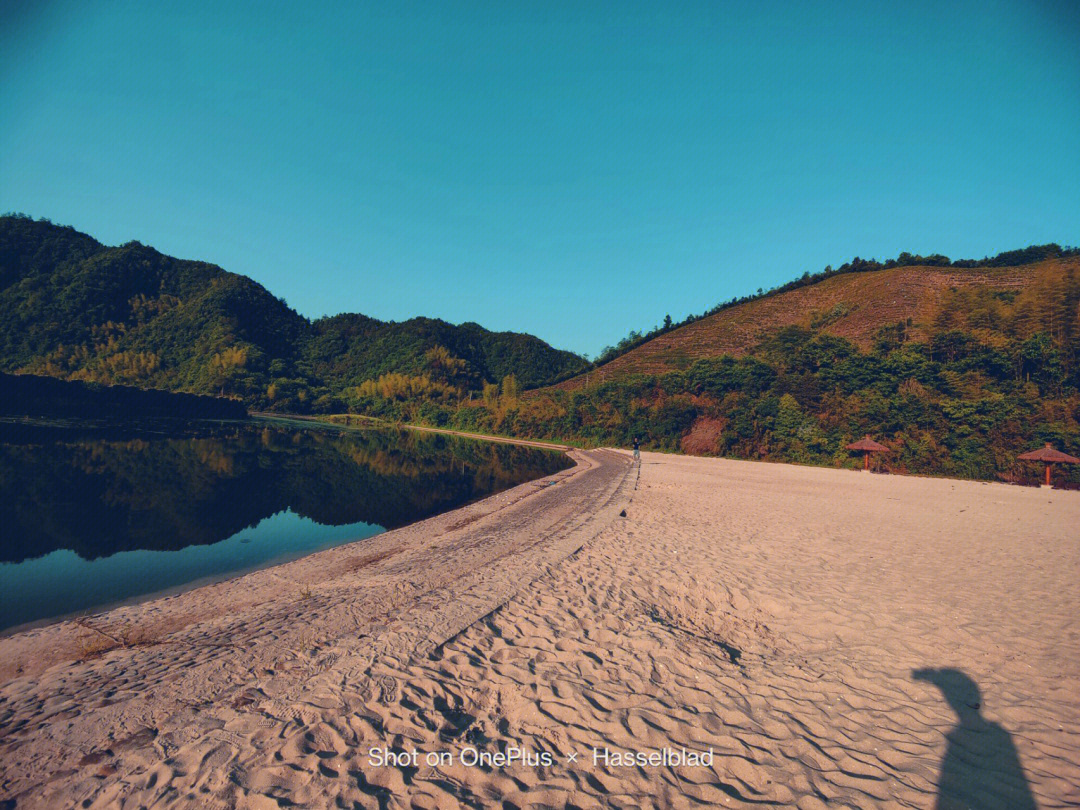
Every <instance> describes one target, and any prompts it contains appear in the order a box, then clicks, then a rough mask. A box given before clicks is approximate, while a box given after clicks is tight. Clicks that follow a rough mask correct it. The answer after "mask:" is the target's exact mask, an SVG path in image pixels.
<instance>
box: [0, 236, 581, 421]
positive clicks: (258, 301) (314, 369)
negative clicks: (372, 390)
mask: <svg viewBox="0 0 1080 810" xmlns="http://www.w3.org/2000/svg"><path fill="white" fill-rule="evenodd" d="M584 367H585V362H584V361H583V360H582V359H581V358H580V357H578V356H577V355H575V354H572V353H571V352H565V351H559V350H556V349H554V348H552V347H551V346H549V345H547V344H546V343H544V342H543V341H541V340H540V339H538V338H535V337H533V336H531V335H524V334H517V333H509V332H503V333H495V332H490V331H488V330H486V329H483V328H482V327H480V326H478V325H476V324H463V325H461V326H454V325H452V324H448V323H445V322H443V321H438V320H431V319H427V318H417V319H413V320H410V321H405V322H402V323H387V322H383V321H378V320H375V319H373V318H368V317H365V316H363V315H350V314H347V315H338V316H334V317H331V318H323V319H321V320H317V321H314V322H312V321H309V320H308V319H306V318H304V317H303V316H301V315H299V314H298V313H297V312H296V311H294V310H293V309H291V308H290V307H289V306H288V305H287V304H286V303H285V301H283V300H282V299H279V298H277V297H275V296H274V295H273V294H271V293H270V292H269V291H267V290H266V289H265V288H264V287H262V286H261V285H260V284H258V283H256V282H255V281H253V280H251V279H250V278H247V277H245V276H241V275H237V274H235V273H229V272H226V271H225V270H223V269H221V268H220V267H217V266H216V265H212V264H207V263H204V262H197V261H185V260H181V259H175V258H173V257H171V256H165V255H163V254H161V253H159V252H158V251H156V250H154V249H153V248H151V247H147V246H146V245H142V244H140V243H138V242H129V243H127V244H124V245H121V246H119V247H107V246H105V245H102V244H100V243H99V242H97V241H96V240H94V239H93V238H91V237H90V236H87V235H86V234H82V233H79V232H78V231H76V230H74V229H73V228H69V227H61V226H57V225H54V224H52V223H50V222H47V221H43V220H32V219H30V218H28V217H25V216H20V215H14V216H5V217H2V218H0V370H2V371H8V372H24V373H34V374H44V375H48V376H53V377H60V378H62V379H74V380H86V381H94V382H104V383H123V384H127V385H136V386H140V387H147V388H161V389H166V390H173V391H188V392H192V393H204V394H211V393H212V394H218V395H221V394H224V395H226V396H230V395H231V396H238V397H240V398H242V399H243V400H244V401H245V402H246V403H247V404H248V405H250V406H252V407H255V408H274V409H276V410H289V411H310V410H340V409H342V408H344V407H345V405H344V403H345V401H346V400H347V399H348V397H349V396H350V390H351V389H354V388H355V387H357V386H358V385H360V384H362V383H365V382H368V383H369V384H372V385H374V384H378V385H381V386H382V389H381V390H386V391H396V392H402V393H409V392H414V391H416V390H424V391H425V392H426V393H427V394H428V395H429V396H439V397H442V398H447V397H451V396H458V395H461V394H463V393H464V394H467V392H469V391H472V390H480V389H481V388H482V386H483V385H484V384H485V383H497V382H500V381H501V380H503V378H505V377H507V376H511V375H512V376H514V377H515V378H516V382H517V384H518V385H521V386H524V387H530V386H538V385H543V384H547V383H551V382H555V381H557V380H559V379H562V378H565V377H567V376H570V375H572V374H573V373H575V372H577V371H579V370H581V369H582V368H584Z"/></svg>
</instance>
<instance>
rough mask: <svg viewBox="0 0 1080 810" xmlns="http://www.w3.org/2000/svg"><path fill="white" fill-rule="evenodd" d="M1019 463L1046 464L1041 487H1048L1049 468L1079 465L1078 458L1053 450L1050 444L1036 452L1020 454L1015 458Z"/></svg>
mask: <svg viewBox="0 0 1080 810" xmlns="http://www.w3.org/2000/svg"><path fill="white" fill-rule="evenodd" d="M1017 458H1018V459H1020V460H1021V461H1042V462H1044V463H1045V464H1046V483H1045V484H1044V485H1043V486H1047V487H1048V486H1050V468H1051V467H1052V466H1054V465H1055V464H1080V458H1077V457H1076V456H1070V455H1069V454H1068V453H1062V452H1061V451H1060V450H1055V449H1054V448H1053V447H1051V446H1050V442H1047V443H1046V446H1044V447H1040V448H1039V449H1038V450H1032V451H1031V452H1030V453H1021V454H1020V455H1018V456H1017Z"/></svg>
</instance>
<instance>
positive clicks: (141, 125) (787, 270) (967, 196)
mask: <svg viewBox="0 0 1080 810" xmlns="http://www.w3.org/2000/svg"><path fill="white" fill-rule="evenodd" d="M0 5H2V10H0V210H2V211H22V212H25V213H28V214H30V215H32V216H35V217H48V218H50V219H52V220H53V221H55V222H60V223H63V224H70V225H74V226H75V227H76V228H78V229H80V230H83V231H86V232H88V233H90V234H92V235H93V236H95V237H96V238H98V239H100V240H101V241H103V242H105V243H107V244H118V243H122V242H125V241H128V240H131V239H138V240H139V241H141V242H144V243H146V244H150V245H153V246H154V247H156V248H158V249H159V250H161V251H163V252H166V253H169V254H172V255H176V256H180V257H183V258H195V259H203V260H206V261H211V262H214V263H216V264H220V265H221V266H223V267H225V268H226V269H227V270H232V271H234V272H238V273H244V274H246V275H249V276H252V277H253V278H255V279H256V280H258V281H259V282H261V283H263V284H264V285H266V286H267V287H268V288H269V289H270V290H271V291H272V292H274V293H275V294H277V295H281V296H283V297H285V298H286V300H288V301H289V303H290V304H291V305H293V306H294V307H296V308H297V309H298V310H299V311H300V312H302V313H304V314H305V315H308V316H312V317H314V316H319V315H323V314H332V313H336V312H341V311H359V312H363V313H365V314H368V315H372V316H375V317H378V318H383V319H393V320H402V319H405V318H408V317H411V316H414V315H420V314H423V315H429V316H433V317H441V318H444V319H446V320H449V321H453V322H462V321H468V320H471V321H477V322H479V323H481V324H483V325H484V326H487V327H489V328H492V329H512V330H517V331H526V332H531V333H533V334H536V335H539V336H540V337H542V338H544V339H545V340H548V341H549V342H551V343H552V344H554V345H556V346H558V347H560V348H568V349H573V350H575V351H579V352H589V353H591V354H595V353H596V352H597V351H598V350H599V349H600V348H602V347H603V346H604V345H606V344H609V343H614V342H615V341H617V340H618V339H619V338H620V337H622V336H623V335H625V334H626V333H627V332H628V331H629V330H630V329H649V328H651V327H652V326H654V325H655V324H657V323H659V322H660V321H661V320H662V318H663V316H664V314H665V313H670V314H671V315H672V317H674V318H675V319H676V320H679V319H681V318H682V317H684V316H685V315H687V314H688V313H696V312H701V311H702V310H704V309H706V308H708V307H710V306H712V305H714V304H715V303H717V302H719V301H721V300H726V299H728V298H730V297H731V296H733V295H742V294H745V293H748V292H752V291H754V290H755V289H756V288H758V287H770V286H772V285H774V284H778V283H782V282H784V281H787V280H789V279H791V278H793V277H795V276H798V275H801V274H802V273H803V272H804V271H806V270H810V271H816V270H819V269H821V268H822V267H824V266H825V265H826V264H833V265H838V264H840V263H842V262H844V261H845V260H847V259H850V258H852V257H853V256H856V255H859V256H862V257H864V258H868V257H876V258H879V259H884V258H888V257H892V256H895V255H896V254H897V253H899V252H901V251H904V250H907V251H911V252H920V253H932V252H940V253H945V254H947V255H950V256H953V257H981V256H984V255H987V254H994V253H997V252H999V251H1001V250H1007V249H1012V248H1018V247H1023V246H1026V245H1028V244H1032V243H1041V242H1048V241H1056V242H1061V243H1065V244H1077V243H1080V44H1078V43H1080V12H1078V11H1077V6H1076V5H1074V4H1072V3H1066V2H1061V3H1053V2H1041V3H1040V2H1032V1H1031V0H1025V1H1023V2H993V0H990V2H979V3H966V2H957V3H941V2H939V1H938V2H930V3H874V2H859V3H851V4H844V3H829V4H821V5H820V6H819V7H817V8H814V7H812V4H808V3H802V2H793V3H759V2H748V3H722V2H705V3H690V2H686V3H683V2H663V3H659V2H657V3H651V4H644V3H632V2H619V3H614V2H612V3H587V2H571V3H558V2H550V0H545V2H536V3H530V2H524V1H523V2H505V0H498V1H496V2H474V3H458V2H445V3H415V4H411V3H395V2H389V1H388V2H382V3H343V4H340V5H331V4H322V5H320V6H319V7H318V8H314V9H312V8H304V7H302V6H303V5H304V4H299V3H281V4H274V3H269V2H260V3H250V4H247V3H226V4H218V3H205V4H201V3H198V2H193V1H192V0H186V1H185V2H177V3H168V2H160V3H159V2H155V3H124V2H108V3H96V2H91V1H90V0H84V1H83V2H76V3H48V2H23V0H12V1H10V2H7V3H4V4H0ZM310 5H313V6H315V5H319V4H310ZM218 6H226V7H227V8H224V9H223V8H219V7H218Z"/></svg>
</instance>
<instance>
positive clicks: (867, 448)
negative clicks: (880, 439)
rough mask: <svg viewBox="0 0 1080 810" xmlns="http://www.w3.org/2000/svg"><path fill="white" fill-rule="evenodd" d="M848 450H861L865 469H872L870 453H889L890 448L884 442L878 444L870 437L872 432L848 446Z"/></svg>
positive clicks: (867, 470)
mask: <svg viewBox="0 0 1080 810" xmlns="http://www.w3.org/2000/svg"><path fill="white" fill-rule="evenodd" d="M847 449H848V450H859V451H861V452H862V454H863V470H864V471H866V472H869V471H870V454H871V453H888V452H889V448H888V447H886V446H885V445H883V444H878V443H877V442H875V441H874V440H873V439H871V438H870V434H869V433H867V434H866V435H865V436H863V437H862V438H861V439H859V440H858V441H857V442H852V443H851V444H849V445H848V446H847Z"/></svg>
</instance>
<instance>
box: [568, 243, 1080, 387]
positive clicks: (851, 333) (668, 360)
mask: <svg viewBox="0 0 1080 810" xmlns="http://www.w3.org/2000/svg"><path fill="white" fill-rule="evenodd" d="M902 256H903V257H906V258H905V262H906V261H907V260H909V259H913V262H912V263H904V264H897V263H896V262H895V261H893V262H887V263H885V264H877V263H873V262H861V261H859V260H856V262H855V263H853V265H852V266H851V267H848V266H846V265H845V266H844V267H843V268H840V269H839V270H838V271H833V270H831V268H830V269H828V270H826V271H825V272H824V273H822V274H819V275H818V276H817V277H816V278H805V277H804V279H800V280H798V281H796V282H792V283H791V284H788V285H785V286H784V287H782V288H781V289H779V290H776V291H774V292H772V293H768V294H764V295H758V296H754V297H752V298H748V299H741V300H738V301H735V300H733V301H731V302H728V303H726V304H724V305H722V306H720V307H717V308H716V309H715V310H713V311H712V312H711V313H709V314H706V315H705V316H702V317H697V318H692V319H689V320H688V321H687V322H686V323H684V324H680V325H674V326H672V327H670V328H667V329H663V328H661V329H657V330H656V331H655V332H653V333H652V334H650V335H639V334H637V333H634V334H632V335H631V336H630V337H629V338H627V339H625V340H624V341H622V343H621V344H620V346H618V347H615V348H609V349H608V350H607V352H606V356H607V357H610V358H611V359H610V360H609V361H608V362H606V363H601V364H600V365H599V367H598V368H596V369H590V371H589V372H588V374H586V375H581V376H579V377H575V378H573V379H570V380H567V381H565V382H563V383H561V384H560V385H559V387H560V388H562V389H564V390H572V389H575V388H579V387H582V386H585V385H587V384H589V383H590V382H591V383H595V382H597V381H598V380H602V379H612V380H614V379H623V378H627V377H630V376H633V375H641V374H663V373H666V372H670V371H678V370H685V369H687V368H689V367H690V365H692V364H693V363H694V362H695V361H697V360H702V359H707V358H710V357H723V356H731V357H742V356H744V355H754V354H758V353H759V348H761V347H763V346H765V345H767V344H768V342H769V338H770V337H771V336H773V335H775V334H776V333H777V332H779V331H780V330H781V329H785V328H798V329H803V330H806V332H807V334H815V335H823V336H825V335H827V336H832V337H839V338H843V339H845V340H847V341H849V342H850V343H851V344H853V345H854V346H855V347H856V348H858V349H860V350H862V351H870V350H872V349H873V348H874V346H875V344H876V342H877V341H878V340H879V338H880V336H881V330H882V328H888V329H893V330H895V329H896V328H897V327H899V328H900V330H901V331H902V333H903V338H904V340H905V341H910V342H916V343H929V342H932V341H934V340H940V339H941V337H940V336H941V335H943V334H944V333H946V332H950V331H956V330H961V331H966V332H967V333H969V334H970V335H971V336H972V337H973V338H976V339H977V340H978V341H980V342H983V343H987V344H989V345H992V346H995V347H998V348H1003V347H1004V346H1005V345H1006V344H1008V343H1009V342H1010V341H1013V340H1015V339H1017V338H1028V337H1030V336H1031V335H1033V334H1035V333H1039V332H1043V333H1046V334H1048V335H1051V336H1052V337H1054V338H1055V340H1056V342H1057V343H1059V345H1060V346H1061V347H1062V348H1065V347H1068V346H1069V345H1070V344H1071V341H1072V338H1073V336H1074V334H1075V335H1076V336H1077V337H1080V322H1078V321H1077V312H1076V304H1077V301H1078V299H1080V255H1077V253H1076V251H1071V250H1063V249H1061V248H1059V247H1058V246H1057V245H1044V246H1038V247H1033V248H1028V249H1027V250H1017V251H1011V252H1009V253H1007V254H1002V255H1001V256H999V257H994V258H991V259H984V260H979V261H978V262H973V261H961V262H950V261H949V260H948V259H946V258H945V257H943V256H935V257H927V260H928V261H932V262H934V263H932V264H920V263H917V262H918V259H919V258H921V257H908V256H907V254H902Z"/></svg>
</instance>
